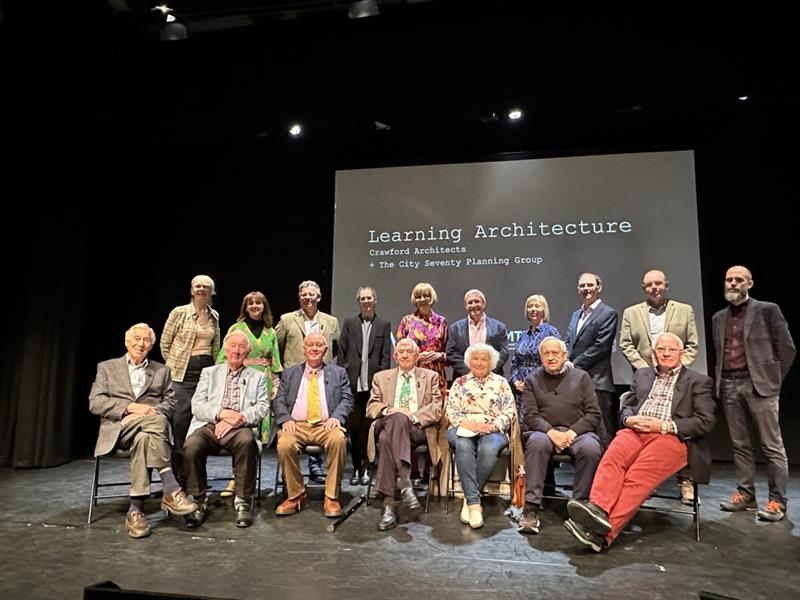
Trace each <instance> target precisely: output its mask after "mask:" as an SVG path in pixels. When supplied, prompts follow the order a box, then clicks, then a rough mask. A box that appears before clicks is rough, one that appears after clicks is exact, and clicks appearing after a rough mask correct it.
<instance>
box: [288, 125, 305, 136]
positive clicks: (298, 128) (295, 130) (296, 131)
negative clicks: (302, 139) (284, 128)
mask: <svg viewBox="0 0 800 600" xmlns="http://www.w3.org/2000/svg"><path fill="white" fill-rule="evenodd" d="M301 133H303V127H302V125H300V123H295V124H294V125H292V126H291V127H290V128H289V135H290V136H292V137H297V136H298V135H300V134H301Z"/></svg>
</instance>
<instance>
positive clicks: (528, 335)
mask: <svg viewBox="0 0 800 600" xmlns="http://www.w3.org/2000/svg"><path fill="white" fill-rule="evenodd" d="M551 335H552V336H553V337H557V338H558V339H561V335H560V334H559V333H558V329H556V328H555V327H553V326H552V325H550V323H547V322H546V321H545V322H542V323H539V325H538V326H537V327H536V329H532V327H528V330H527V331H526V332H525V333H523V334H522V335H521V336H519V339H518V340H517V348H516V350H515V351H514V357H513V358H512V359H511V387H512V389H513V390H514V393H515V395H516V398H517V416H518V420H519V426H520V428H521V429H522V430H523V431H527V429H528V428H527V426H526V425H525V419H524V415H523V411H522V393H521V392H518V391H517V388H516V387H515V386H514V384H515V383H516V382H517V381H525V379H526V378H527V377H528V375H530V374H531V373H533V372H534V371H535V370H536V369H538V368H539V367H541V366H542V357H541V356H539V344H540V343H541V342H542V340H543V339H544V338H546V337H548V336H551Z"/></svg>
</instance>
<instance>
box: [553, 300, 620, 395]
mask: <svg viewBox="0 0 800 600" xmlns="http://www.w3.org/2000/svg"><path fill="white" fill-rule="evenodd" d="M580 317H581V309H580V308H579V309H578V310H576V311H575V312H574V313H572V318H571V319H570V320H569V328H568V329H567V337H566V340H565V341H566V344H567V350H568V351H569V355H568V358H569V360H571V361H572V364H573V365H575V366H576V367H578V368H579V369H583V370H584V371H586V372H587V373H589V375H590V376H591V378H592V383H593V384H594V388H595V390H601V391H604V392H613V391H614V377H613V376H612V374H611V350H612V349H613V347H614V339H615V338H616V337H617V323H618V321H619V315H617V311H615V310H614V309H613V308H611V307H610V306H609V305H608V304H606V303H605V302H600V304H598V305H597V308H596V309H595V310H594V311H593V312H592V314H591V315H589V318H588V319H586V322H585V323H584V324H583V327H581V330H580V332H578V334H577V336H576V335H575V330H576V329H577V328H578V319H580Z"/></svg>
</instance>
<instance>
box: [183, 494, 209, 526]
mask: <svg viewBox="0 0 800 600" xmlns="http://www.w3.org/2000/svg"><path fill="white" fill-rule="evenodd" d="M207 516H208V498H205V499H203V500H198V501H197V510H196V511H194V512H192V513H189V514H188V515H186V516H185V517H183V523H184V525H186V527H188V528H190V529H194V528H195V527H200V525H202V524H203V522H204V521H205V520H206V517H207Z"/></svg>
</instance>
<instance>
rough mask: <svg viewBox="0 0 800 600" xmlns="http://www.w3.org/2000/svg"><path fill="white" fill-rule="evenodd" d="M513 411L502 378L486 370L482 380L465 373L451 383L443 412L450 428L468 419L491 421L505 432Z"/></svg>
mask: <svg viewBox="0 0 800 600" xmlns="http://www.w3.org/2000/svg"><path fill="white" fill-rule="evenodd" d="M515 411H516V405H515V403H514V396H513V395H512V393H511V386H510V385H508V381H506V379H505V377H503V376H501V375H498V374H497V373H489V374H488V375H487V376H486V377H485V378H484V379H478V378H477V377H475V376H474V375H473V374H472V373H468V374H466V375H462V376H461V377H459V378H458V379H456V380H455V381H454V382H453V385H452V387H451V388H450V395H449V396H448V397H447V408H446V411H445V414H446V415H447V420H448V421H450V425H452V426H453V427H455V426H457V425H458V424H459V423H460V422H461V421H462V420H463V419H469V420H470V421H475V422H477V423H493V424H494V425H495V426H496V427H497V429H498V430H499V431H504V432H507V431H508V430H509V428H510V427H511V421H512V419H513V418H514V413H515Z"/></svg>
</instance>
